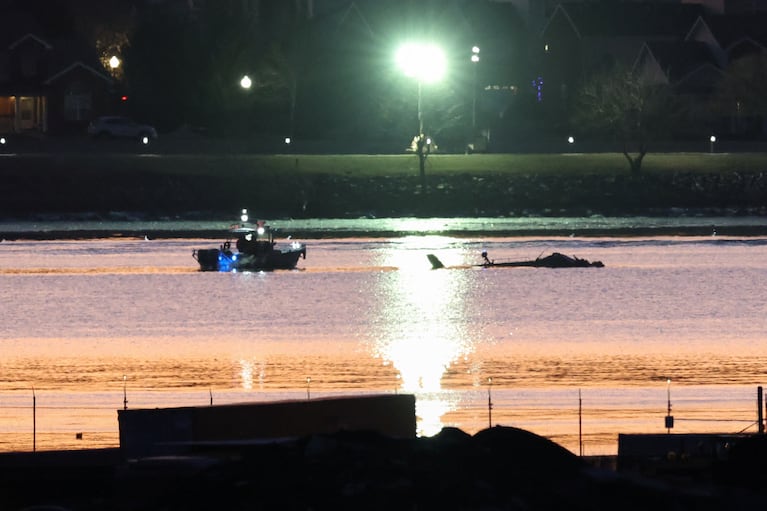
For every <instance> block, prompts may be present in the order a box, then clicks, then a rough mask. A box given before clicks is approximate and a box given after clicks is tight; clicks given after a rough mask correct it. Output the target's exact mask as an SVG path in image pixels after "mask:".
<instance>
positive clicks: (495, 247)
mask: <svg viewBox="0 0 767 511" xmlns="http://www.w3.org/2000/svg"><path fill="white" fill-rule="evenodd" d="M211 245H212V246H215V245H216V241H210V240H199V239H174V240H168V239H164V240H154V241H150V240H143V239H119V238H109V239H99V240H68V241H67V240H63V241H23V240H20V241H4V242H2V243H0V286H1V289H2V290H3V292H2V293H0V309H1V310H2V311H3V315H2V322H1V323H0V350H2V357H0V450H2V451H7V450H14V449H23V450H28V449H31V448H32V445H33V440H34V442H35V444H36V448H38V449H55V448H70V447H74V448H77V447H81V448H89V447H102V446H114V445H117V443H118V435H117V433H118V432H117V419H116V410H117V409H119V408H122V407H123V406H124V400H127V406H129V407H158V406H178V405H206V404H209V403H210V402H211V401H213V402H214V403H230V402H241V401H269V400H277V399H306V398H307V397H309V398H313V397H318V396H328V395H335V394H360V393H374V392H387V393H393V392H409V393H414V394H415V395H416V398H417V415H418V430H419V434H421V435H431V434H434V433H436V432H438V431H439V430H440V428H442V427H444V426H457V427H460V428H462V429H464V430H466V431H468V432H470V433H473V432H476V431H478V430H479V429H482V428H485V427H487V426H488V424H490V423H492V424H504V425H512V426H517V427H522V428H526V429H529V430H531V431H533V432H536V433H539V434H541V435H545V436H548V437H550V438H552V439H553V440H555V441H557V442H559V443H561V444H562V445H564V446H565V447H567V448H569V449H571V450H572V451H573V452H579V448H580V443H579V426H578V423H579V417H578V415H579V396H580V399H581V401H580V403H581V405H582V408H581V410H582V411H581V414H582V442H583V448H584V452H585V453H586V454H604V453H614V452H615V451H616V449H617V435H618V433H628V432H646V433H652V432H663V431H666V430H665V429H664V423H663V417H664V416H665V415H666V413H667V405H668V402H667V398H668V396H669V395H670V397H671V401H672V407H673V410H672V413H673V414H674V415H675V417H676V427H675V429H674V431H675V432H702V431H716V432H738V431H741V430H749V428H751V429H750V430H752V431H753V430H755V425H754V421H755V420H756V387H757V386H758V385H762V384H764V383H765V382H766V381H767V378H765V367H767V365H766V364H765V362H767V343H765V332H767V320H766V319H765V318H766V317H767V314H766V313H767V290H765V288H766V286H765V282H767V258H765V247H766V246H767V238H761V237H749V238H735V237H727V236H721V235H717V236H706V237H661V236H653V237H647V238H638V237H632V238H591V237H589V238H583V237H578V236H574V237H535V238H520V237H515V238H497V237H488V238H483V237H478V236H469V237H460V238H456V237H450V236H405V237H397V238H332V239H319V240H312V241H311V242H310V243H309V248H308V257H307V259H306V260H305V261H302V262H301V263H300V267H301V268H300V269H299V270H297V271H283V272H267V273H263V272H259V273H232V274H222V273H207V272H206V273H203V272H199V271H196V266H195V261H194V260H193V259H192V258H191V253H192V250H193V249H194V248H200V247H209V246H211ZM482 250H487V251H488V252H489V254H490V257H491V258H494V259H498V260H500V259H506V258H509V259H530V258H535V257H536V256H538V255H540V254H548V253H550V252H552V251H560V252H564V253H566V254H570V255H577V256H579V257H583V258H587V259H590V260H601V261H603V262H604V263H605V268H584V269H559V270H553V269H535V268H507V269H482V268H476V267H472V266H471V265H472V264H475V263H479V262H480V257H479V254H480V252H481V251H482ZM429 253H434V254H437V255H438V256H439V257H440V259H441V260H442V261H443V262H444V263H445V265H446V266H447V267H448V268H446V269H442V270H432V269H431V268H430V265H429V263H428V261H427V258H426V254H429ZM669 379H670V384H669ZM33 394H34V398H35V405H36V407H35V420H36V424H35V429H36V435H35V438H34V439H33V435H32V427H33V426H32V415H33V410H32V402H33ZM488 398H489V399H490V401H491V402H492V405H493V406H492V410H491V411H489V410H488ZM489 412H491V413H489ZM80 432H82V433H83V435H82V440H78V439H76V438H75V434H76V433H80Z"/></svg>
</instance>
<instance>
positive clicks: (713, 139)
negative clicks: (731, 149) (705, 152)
mask: <svg viewBox="0 0 767 511" xmlns="http://www.w3.org/2000/svg"><path fill="white" fill-rule="evenodd" d="M708 141H709V142H711V145H710V147H709V152H711V153H713V152H714V143H715V142H716V135H711V137H710V138H709V139H708Z"/></svg>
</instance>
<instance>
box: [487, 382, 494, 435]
mask: <svg viewBox="0 0 767 511" xmlns="http://www.w3.org/2000/svg"><path fill="white" fill-rule="evenodd" d="M492 388H493V379H492V378H488V379H487V427H488V428H492V427H493V396H492V393H491V392H490V391H491V389H492Z"/></svg>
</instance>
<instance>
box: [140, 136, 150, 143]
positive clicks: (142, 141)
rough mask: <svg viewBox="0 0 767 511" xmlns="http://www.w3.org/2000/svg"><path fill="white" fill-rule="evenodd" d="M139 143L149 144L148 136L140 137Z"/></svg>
mask: <svg viewBox="0 0 767 511" xmlns="http://www.w3.org/2000/svg"><path fill="white" fill-rule="evenodd" d="M141 143H142V144H144V145H147V144H149V137H146V136H145V137H141Z"/></svg>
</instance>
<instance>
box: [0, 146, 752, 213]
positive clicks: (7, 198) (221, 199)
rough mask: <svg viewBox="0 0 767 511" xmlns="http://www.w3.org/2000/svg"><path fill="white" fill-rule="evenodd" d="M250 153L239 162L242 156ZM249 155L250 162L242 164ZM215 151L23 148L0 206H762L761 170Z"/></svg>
mask: <svg viewBox="0 0 767 511" xmlns="http://www.w3.org/2000/svg"><path fill="white" fill-rule="evenodd" d="M246 161H249V160H246ZM249 165H250V166H249ZM252 165H256V164H255V163H252V162H251V163H243V161H242V160H240V159H237V158H234V157H227V156H220V157H212V156H208V157H206V158H204V159H201V158H196V157H194V156H189V157H174V158H169V157H163V156H155V157H149V156H147V157H143V158H142V157H139V156H136V155H126V156H112V157H109V158H107V157H95V156H92V157H86V156H82V157H74V156H71V155H70V156H67V155H64V156H54V155H47V156H24V157H21V156H19V157H13V158H2V159H1V160H0V195H1V196H2V197H3V201H2V203H1V204H0V215H3V216H4V217H6V218H8V217H11V218H24V217H29V216H31V215H51V214H69V215H72V214H79V213H83V212H92V213H97V214H107V213H108V212H112V211H130V212H139V213H142V214H143V215H146V216H149V217H152V218H161V217H167V216H179V215H181V216H183V215H186V216H188V215H189V214H190V213H192V212H193V213H202V214H203V215H206V216H208V217H209V218H210V217H216V216H220V215H222V214H223V215H231V211H232V205H233V204H234V205H237V207H243V206H246V207H250V208H252V209H256V208H258V211H259V215H261V216H263V217H268V218H288V217H289V218H357V217H361V216H368V217H377V218H384V217H479V216H488V217H493V216H505V217H520V216H565V217H579V216H581V217H582V216H590V215H604V216H627V215H649V216H666V215H673V214H679V212H685V214H698V215H706V216H726V215H730V216H732V215H761V216H767V206H765V205H766V204H767V172H762V171H754V170H750V171H736V170H734V171H731V172H726V173H705V172H694V171H686V170H679V171H672V172H643V173H639V174H631V173H629V172H628V171H625V170H621V171H616V172H615V173H592V172H589V171H588V169H584V171H583V172H575V173H570V172H564V171H563V172H556V171H551V172H546V173H541V174H535V173H525V172H491V171H487V172H481V171H472V172H450V173H446V172H436V171H431V172H427V186H426V188H422V187H421V183H420V179H419V177H418V175H417V172H414V173H412V174H411V173H403V172H392V173H391V174H390V175H385V173H382V174H381V175H378V174H375V175H370V174H365V173H360V174H359V175H357V174H355V173H352V172H348V173H345V172H337V173H327V172H324V173H323V172H304V171H298V170H296V171H293V170H289V169H261V170H259V169H254V168H253V167H252Z"/></svg>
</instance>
